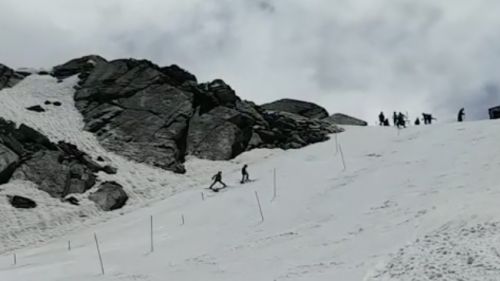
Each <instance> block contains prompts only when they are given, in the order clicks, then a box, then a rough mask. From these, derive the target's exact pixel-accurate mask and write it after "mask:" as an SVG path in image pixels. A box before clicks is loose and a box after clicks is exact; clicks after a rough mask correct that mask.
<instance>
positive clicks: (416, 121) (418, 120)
mask: <svg viewBox="0 0 500 281" xmlns="http://www.w3.org/2000/svg"><path fill="white" fill-rule="evenodd" d="M418 125H420V119H418V117H417V119H416V120H415V126H418Z"/></svg>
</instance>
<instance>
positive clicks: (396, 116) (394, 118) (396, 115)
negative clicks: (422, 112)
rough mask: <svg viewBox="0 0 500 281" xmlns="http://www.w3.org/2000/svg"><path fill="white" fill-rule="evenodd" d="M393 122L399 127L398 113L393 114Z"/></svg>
mask: <svg viewBox="0 0 500 281" xmlns="http://www.w3.org/2000/svg"><path fill="white" fill-rule="evenodd" d="M392 122H394V126H397V125H398V114H397V113H396V111H394V113H393V114H392Z"/></svg>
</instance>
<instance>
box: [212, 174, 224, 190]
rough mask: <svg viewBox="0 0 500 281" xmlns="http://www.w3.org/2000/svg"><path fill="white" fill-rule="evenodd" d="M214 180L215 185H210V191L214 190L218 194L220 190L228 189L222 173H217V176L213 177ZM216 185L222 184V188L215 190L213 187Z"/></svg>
mask: <svg viewBox="0 0 500 281" xmlns="http://www.w3.org/2000/svg"><path fill="white" fill-rule="evenodd" d="M212 180H213V181H214V182H213V183H212V184H211V185H210V187H209V189H210V190H212V191H215V192H217V191H219V189H222V188H226V187H227V185H226V184H225V183H224V182H223V181H222V172H221V171H219V172H217V174H215V175H214V176H213V177H212ZM216 183H220V184H222V187H221V188H218V189H214V188H213V187H214V185H215V184H216Z"/></svg>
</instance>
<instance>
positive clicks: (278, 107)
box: [262, 99, 328, 119]
mask: <svg viewBox="0 0 500 281" xmlns="http://www.w3.org/2000/svg"><path fill="white" fill-rule="evenodd" d="M262 108H264V109H265V110H269V111H278V112H288V113H293V114H297V115H300V116H303V117H307V118H315V119H323V118H326V117H328V111H326V109H324V108H323V107H321V106H319V105H317V104H314V103H311V102H305V101H299V100H293V99H281V100H277V101H274V102H271V103H266V104H263V105H262Z"/></svg>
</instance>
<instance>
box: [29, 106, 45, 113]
mask: <svg viewBox="0 0 500 281" xmlns="http://www.w3.org/2000/svg"><path fill="white" fill-rule="evenodd" d="M26 109H27V110H29V111H34V112H45V109H44V108H43V107H41V106H40V105H33V106H30V107H26Z"/></svg>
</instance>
